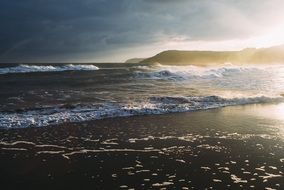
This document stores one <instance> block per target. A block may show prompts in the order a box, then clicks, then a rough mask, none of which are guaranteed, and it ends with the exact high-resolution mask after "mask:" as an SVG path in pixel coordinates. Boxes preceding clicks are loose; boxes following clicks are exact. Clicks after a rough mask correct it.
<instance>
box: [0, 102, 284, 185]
mask: <svg viewBox="0 0 284 190" xmlns="http://www.w3.org/2000/svg"><path fill="white" fill-rule="evenodd" d="M267 110H268V111H267ZM269 110H271V111H269ZM277 110H278V109H275V105H272V106H271V105H250V106H237V107H228V108H223V109H215V110H208V111H200V112H192V113H179V114H167V115H159V116H157V115H156V116H138V117H129V118H115V119H105V120H98V121H90V122H85V123H74V124H73V123H72V124H64V125H60V126H51V127H43V128H27V129H10V130H5V129H1V130H0V138H1V142H0V149H1V153H0V163H1V164H0V180H1V189H99V190H103V189H257V190H260V189H270V188H271V189H284V177H283V176H284V174H283V173H284V140H283V139H284V138H283V136H284V120H281V114H280V113H277ZM274 112H275V113H274ZM277 114H278V115H277ZM274 116H275V117H274ZM283 117H284V113H283Z"/></svg>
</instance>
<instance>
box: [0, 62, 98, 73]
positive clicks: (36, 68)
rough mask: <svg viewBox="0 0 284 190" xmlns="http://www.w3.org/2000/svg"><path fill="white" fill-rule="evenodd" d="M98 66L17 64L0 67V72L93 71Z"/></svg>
mask: <svg viewBox="0 0 284 190" xmlns="http://www.w3.org/2000/svg"><path fill="white" fill-rule="evenodd" d="M98 69H99V68H98V67H97V66H95V65H73V64H68V65H62V66H52V65H19V66H15V67H4V68H0V74H9V73H32V72H60V71H93V70H98Z"/></svg>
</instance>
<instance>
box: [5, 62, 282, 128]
mask: <svg viewBox="0 0 284 190" xmlns="http://www.w3.org/2000/svg"><path fill="white" fill-rule="evenodd" d="M283 93H284V65H261V66H259V65H247V66H237V65H232V64H223V65H219V66H211V67H197V66H192V65H187V66H167V65H160V64H126V63H105V64H103V63H96V64H1V65H0V127H2V128H25V127H44V126H49V125H56V124H62V123H67V122H83V121H89V120H97V119H103V118H114V117H126V116H135V115H154V114H166V113H175V112H191V111H197V110H207V109H212V108H219V107H225V106H235V105H244V104H263V103H280V102H283V100H284V99H283Z"/></svg>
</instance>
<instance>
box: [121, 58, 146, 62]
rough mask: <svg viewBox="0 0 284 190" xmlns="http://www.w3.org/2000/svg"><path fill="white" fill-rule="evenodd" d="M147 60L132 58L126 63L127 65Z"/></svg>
mask: <svg viewBox="0 0 284 190" xmlns="http://www.w3.org/2000/svg"><path fill="white" fill-rule="evenodd" d="M144 59H145V58H132V59H128V60H126V61H125V63H140V62H142V61H143V60H144Z"/></svg>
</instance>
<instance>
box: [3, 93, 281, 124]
mask: <svg viewBox="0 0 284 190" xmlns="http://www.w3.org/2000/svg"><path fill="white" fill-rule="evenodd" d="M282 101H283V97H274V98H273V97H265V96H259V97H247V98H222V97H219V96H204V97H185V96H180V97H150V98H148V99H147V100H145V101H144V102H132V103H129V104H119V103H101V104H90V105H84V104H78V105H72V106H64V105H62V106H55V107H43V108H37V109H29V110H22V111H17V112H1V113H0V126H1V127H3V128H22V127H31V126H34V127H43V126H48V125H55V124H61V123H65V122H82V121H88V120H96V119H103V118H112V117H126V116H135V115H150V114H165V113H177V112H188V111H196V110H207V109H212V108H219V107H225V106H234V105H245V104H254V103H273V102H282Z"/></svg>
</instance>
